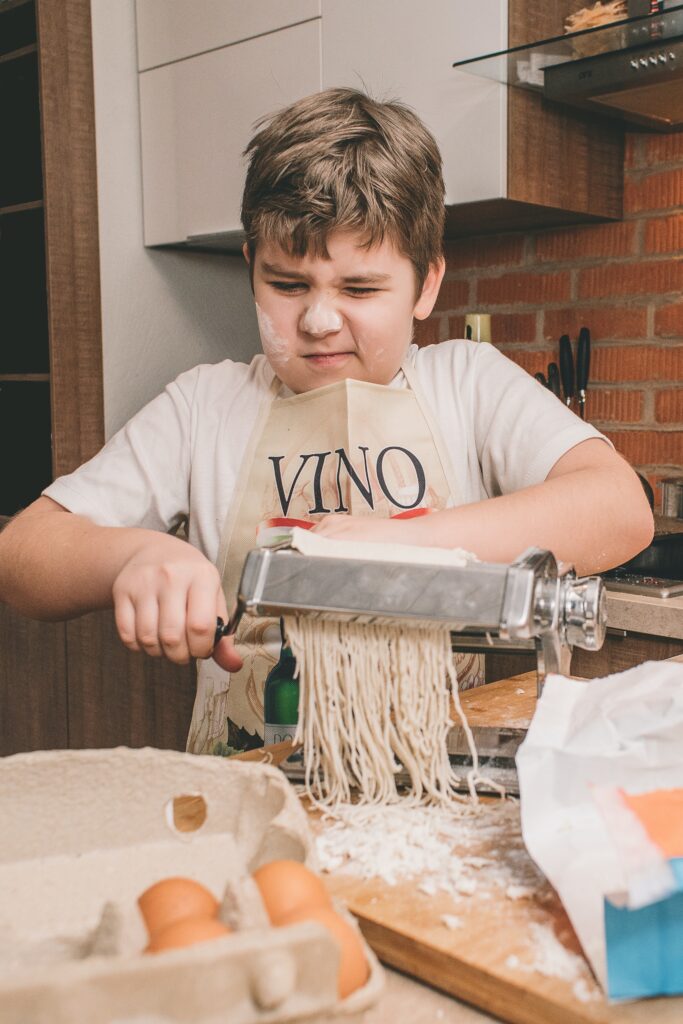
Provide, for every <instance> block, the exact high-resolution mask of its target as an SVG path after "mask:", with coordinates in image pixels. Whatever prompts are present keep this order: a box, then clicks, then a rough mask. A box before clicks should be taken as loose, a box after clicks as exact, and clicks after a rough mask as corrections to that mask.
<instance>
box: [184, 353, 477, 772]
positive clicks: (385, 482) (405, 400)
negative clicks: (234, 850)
mask: <svg viewBox="0 0 683 1024" xmlns="http://www.w3.org/2000/svg"><path fill="white" fill-rule="evenodd" d="M402 369H403V372H404V374H405V377H406V380H407V382H408V385H409V387H406V388H390V387H386V386H383V385H379V384H369V383H366V382H365V381H356V380H345V381H340V382H338V383H336V384H330V385H328V386H326V387H322V388H317V389H315V390H314V391H307V392H304V393H303V394H301V395H292V396H291V397H278V394H279V392H280V391H281V389H282V385H281V383H280V381H279V380H278V379H277V378H276V379H275V380H274V381H273V383H272V385H271V388H270V391H269V393H268V395H267V396H266V398H265V399H264V402H263V404H262V407H261V410H260V413H259V416H258V419H257V424H259V426H257V427H256V429H255V430H254V432H253V435H252V437H251V439H250V441H249V444H248V446H247V449H246V452H245V457H244V460H243V463H242V465H243V467H244V469H245V473H244V474H242V480H241V486H240V489H239V492H238V494H237V495H236V497H235V501H234V502H233V504H232V510H231V512H230V513H229V514H228V515H227V516H226V520H225V523H224V525H223V531H222V536H221V545H220V550H219V554H218V569H219V572H220V573H221V579H222V581H223V589H224V591H225V594H226V597H227V600H228V605H230V604H231V603H232V602H233V601H234V599H235V595H236V593H237V588H238V585H239V580H240V575H241V572H242V566H243V564H244V560H245V558H246V555H247V552H249V551H250V550H251V549H252V548H254V547H256V545H257V539H258V536H259V534H260V533H262V532H263V531H264V530H266V531H267V530H268V528H269V527H270V526H271V525H272V524H273V523H276V524H277V523H279V524H282V522H283V520H288V519H297V520H303V521H306V522H313V523H315V522H317V521H319V520H320V519H322V518H323V517H324V516H326V515H329V514H330V513H344V512H348V513H351V514H352V515H355V516H360V515H372V516H382V517H384V518H387V517H389V516H394V515H397V514H400V513H408V512H410V511H411V510H415V509H423V508H424V509H435V510H438V509H444V508H447V507H450V506H453V505H455V504H457V500H456V499H457V487H456V483H455V475H454V473H453V469H452V465H451V461H450V458H449V456H448V452H447V450H446V448H445V446H444V445H443V441H442V439H441V435H440V431H439V428H438V426H437V424H436V423H435V422H434V420H433V417H432V415H431V412H430V410H429V408H428V406H427V403H426V402H425V401H424V399H423V397H422V395H421V392H420V389H419V386H417V384H416V379H415V377H416V375H415V372H414V370H413V369H412V367H410V366H408V365H404V366H403V367H402ZM235 643H236V647H237V650H238V651H239V653H240V655H241V656H242V658H243V659H244V665H243V667H242V669H240V671H239V672H234V673H232V675H228V674H227V673H226V672H224V671H223V670H222V669H220V668H219V667H218V666H217V665H216V664H215V662H213V661H211V660H207V661H200V662H199V670H198V681H197V698H196V700H195V706H194V711H193V716H192V725H191V728H190V735H189V738H188V750H191V751H193V752H194V753H216V754H229V753H232V752H233V751H234V750H236V749H245V748H250V747H253V746H258V745H260V744H261V743H262V736H263V685H264V681H265V678H266V675H267V674H268V672H269V671H270V669H271V668H272V667H273V665H274V664H275V663H276V662H277V660H278V658H279V655H280V646H281V638H280V628H279V622H278V620H277V619H255V618H251V617H249V616H245V617H244V619H243V620H242V622H241V623H240V626H239V627H238V630H237V634H236V637H235ZM456 665H457V671H458V680H459V685H460V687H461V688H468V687H471V686H475V685H478V684H480V683H482V682H483V681H484V674H483V658H482V657H481V656H480V655H476V654H458V655H456Z"/></svg>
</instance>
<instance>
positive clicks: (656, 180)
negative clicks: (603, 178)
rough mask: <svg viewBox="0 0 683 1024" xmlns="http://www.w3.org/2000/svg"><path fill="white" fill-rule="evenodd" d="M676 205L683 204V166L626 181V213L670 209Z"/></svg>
mask: <svg viewBox="0 0 683 1024" xmlns="http://www.w3.org/2000/svg"><path fill="white" fill-rule="evenodd" d="M675 206H683V167H677V168H675V169H674V170H671V171H660V172H659V173H657V174H648V175H647V177H645V178H641V180H640V181H628V180H627V181H626V182H625V185H624V212H625V213H638V212H639V211H640V210H670V209H672V208H673V207H675Z"/></svg>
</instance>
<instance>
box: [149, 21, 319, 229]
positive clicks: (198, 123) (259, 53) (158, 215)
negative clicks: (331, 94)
mask: <svg viewBox="0 0 683 1024" xmlns="http://www.w3.org/2000/svg"><path fill="white" fill-rule="evenodd" d="M139 78H140V120H141V137H142V172H143V198H144V222H145V244H146V245H162V244H166V243H172V242H179V241H184V240H185V239H187V238H188V237H189V236H192V235H204V234H212V233H215V232H236V231H238V230H239V228H240V202H241V197H242V187H243V184H244V173H245V166H244V161H243V158H242V152H243V151H244V148H245V146H246V145H247V142H248V141H249V139H250V138H251V136H252V134H253V126H254V122H255V121H256V120H257V119H258V118H259V117H261V116H263V115H264V114H268V113H271V112H272V111H274V110H277V109H278V108H279V107H282V106H285V105H286V104H288V103H292V102H293V101H294V100H296V99H299V98H300V97H302V96H306V95H308V94H309V93H313V92H317V91H318V90H319V89H320V88H321V71H320V20H319V19H317V20H314V21H308V22H305V23H304V24H301V25H296V26H294V27H292V28H287V29H283V30H282V31H280V32H275V33H272V34H269V35H264V36H260V37H259V38H257V39H251V40H248V41H247V42H244V43H239V44H238V45H237V46H227V47H224V48H223V49H220V50H215V51H213V52H211V53H205V54H202V55H201V56H198V57H192V58H190V59H189V60H182V61H178V62H177V63H175V64H169V65H166V66H165V67H161V68H153V69H152V70H150V71H145V72H143V73H142V74H140V76H139Z"/></svg>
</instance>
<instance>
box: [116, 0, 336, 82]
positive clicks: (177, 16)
mask: <svg viewBox="0 0 683 1024" xmlns="http://www.w3.org/2000/svg"><path fill="white" fill-rule="evenodd" d="M135 15H136V22H137V34H138V67H139V69H140V71H145V70H147V69H149V68H153V67H159V66H160V65H161V64H170V63H171V62H172V61H176V60H183V59H184V58H186V57H195V56H196V55H197V54H200V53H207V52H208V51H209V50H216V49H218V48H219V47H222V46H231V45H232V44H234V43H239V42H241V41H243V40H245V39H253V38H255V37H256V36H260V35H265V34H266V33H267V32H276V31H277V30H278V29H281V28H287V27H289V26H290V25H297V24H299V23H300V22H302V21H309V20H310V19H311V18H319V17H320V0H258V3H248V2H247V3H245V2H244V0H173V2H172V3H169V2H168V0H137V2H136V7H135Z"/></svg>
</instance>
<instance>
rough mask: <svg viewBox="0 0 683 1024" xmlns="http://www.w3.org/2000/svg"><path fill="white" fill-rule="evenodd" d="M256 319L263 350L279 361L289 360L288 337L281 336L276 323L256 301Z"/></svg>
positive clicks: (285, 361)
mask: <svg viewBox="0 0 683 1024" xmlns="http://www.w3.org/2000/svg"><path fill="white" fill-rule="evenodd" d="M256 319H257V320H258V329H259V334H260V335H261V344H262V345H263V351H264V352H265V354H266V355H267V356H268V357H269V358H270V357H272V358H273V359H275V360H276V361H277V362H280V363H287V362H289V346H288V344H287V339H286V338H281V337H280V336H279V334H278V333H277V331H276V330H275V324H274V323H273V321H272V320H271V318H270V317H269V316H268V314H267V313H266V312H264V310H262V309H261V307H260V306H259V304H258V302H257V303H256Z"/></svg>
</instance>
